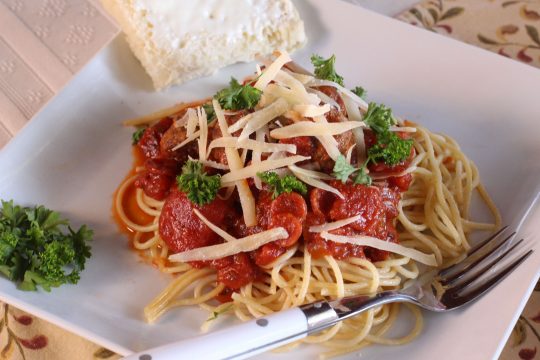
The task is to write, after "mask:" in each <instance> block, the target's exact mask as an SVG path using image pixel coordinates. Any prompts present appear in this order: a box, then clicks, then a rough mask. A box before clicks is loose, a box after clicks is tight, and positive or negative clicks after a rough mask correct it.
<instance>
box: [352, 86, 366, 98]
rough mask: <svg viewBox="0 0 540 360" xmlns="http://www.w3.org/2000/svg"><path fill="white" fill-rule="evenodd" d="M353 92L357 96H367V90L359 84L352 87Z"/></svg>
mask: <svg viewBox="0 0 540 360" xmlns="http://www.w3.org/2000/svg"><path fill="white" fill-rule="evenodd" d="M351 91H352V92H353V93H354V94H356V95H357V96H358V97H359V98H361V99H364V100H366V98H367V91H366V89H364V88H363V87H361V86H357V87H355V88H354V89H352V90H351Z"/></svg>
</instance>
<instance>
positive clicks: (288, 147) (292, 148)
mask: <svg viewBox="0 0 540 360" xmlns="http://www.w3.org/2000/svg"><path fill="white" fill-rule="evenodd" d="M257 131H259V130H257ZM216 147H218V148H220V147H222V148H226V147H229V148H234V149H248V150H253V151H258V152H261V153H264V152H276V151H286V152H289V153H292V154H296V145H294V144H277V143H267V142H264V141H259V140H252V139H247V140H244V141H238V138H235V137H221V138H217V139H215V140H213V141H212V142H211V143H210V147H209V148H208V151H209V152H210V151H211V150H212V149H214V148H216Z"/></svg>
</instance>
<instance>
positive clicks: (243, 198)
mask: <svg viewBox="0 0 540 360" xmlns="http://www.w3.org/2000/svg"><path fill="white" fill-rule="evenodd" d="M212 104H213V105H214V111H215V112H216V117H217V119H218V124H219V128H220V130H221V134H222V135H223V136H227V137H230V136H231V135H230V133H229V127H228V125H227V120H226V119H225V115H224V114H223V110H222V109H221V106H220V105H219V102H218V101H217V100H216V99H214V100H212ZM225 155H226V157H227V162H228V164H229V167H230V168H231V171H239V170H240V169H243V168H244V163H243V162H242V159H240V156H239V155H238V151H237V150H236V149H232V148H225ZM228 174H231V173H228ZM238 180H239V181H235V182H234V185H235V186H236V188H237V189H238V197H239V198H240V205H241V206H242V214H243V216H244V223H245V224H246V226H255V225H257V212H256V207H255V198H254V197H253V194H252V193H251V189H250V188H249V185H248V183H247V181H246V180H245V179H238ZM221 184H222V186H223V178H221ZM228 186H230V185H228Z"/></svg>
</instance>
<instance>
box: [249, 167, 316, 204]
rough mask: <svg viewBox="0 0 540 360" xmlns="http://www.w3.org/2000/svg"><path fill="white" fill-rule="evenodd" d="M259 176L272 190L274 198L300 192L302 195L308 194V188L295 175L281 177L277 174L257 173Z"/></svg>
mask: <svg viewBox="0 0 540 360" xmlns="http://www.w3.org/2000/svg"><path fill="white" fill-rule="evenodd" d="M257 176H258V177H259V178H260V179H261V180H262V181H263V182H264V183H266V184H268V185H269V186H270V188H271V189H272V191H273V192H272V198H274V199H275V198H277V197H278V196H279V195H281V194H283V193H290V192H293V191H295V192H298V193H300V194H302V195H305V194H306V193H307V186H306V184H304V183H303V182H301V181H300V180H298V179H297V178H296V177H295V176H293V175H285V176H283V177H281V178H280V177H279V175H278V174H276V173H275V172H265V173H260V172H259V173H257Z"/></svg>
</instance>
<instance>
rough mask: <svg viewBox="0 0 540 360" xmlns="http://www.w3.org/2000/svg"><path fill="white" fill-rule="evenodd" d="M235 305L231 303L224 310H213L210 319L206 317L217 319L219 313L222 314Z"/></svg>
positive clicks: (211, 319)
mask: <svg viewBox="0 0 540 360" xmlns="http://www.w3.org/2000/svg"><path fill="white" fill-rule="evenodd" d="M232 307H233V304H230V305H228V306H226V307H224V308H223V309H222V310H220V311H212V316H210V317H209V318H208V319H206V321H213V320H216V319H217V318H218V316H219V315H221V314H224V313H226V312H228V311H230V310H231V309H232Z"/></svg>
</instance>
